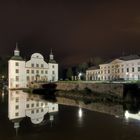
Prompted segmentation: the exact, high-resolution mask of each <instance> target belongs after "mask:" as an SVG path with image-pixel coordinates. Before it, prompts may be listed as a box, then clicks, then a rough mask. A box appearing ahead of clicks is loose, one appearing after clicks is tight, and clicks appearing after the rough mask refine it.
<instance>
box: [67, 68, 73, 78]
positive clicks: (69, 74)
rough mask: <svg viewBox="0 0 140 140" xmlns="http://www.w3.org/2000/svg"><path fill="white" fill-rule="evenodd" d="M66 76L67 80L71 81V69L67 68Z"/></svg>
mask: <svg viewBox="0 0 140 140" xmlns="http://www.w3.org/2000/svg"><path fill="white" fill-rule="evenodd" d="M66 76H67V78H68V79H69V80H71V78H72V76H73V71H72V68H68V70H67V73H66Z"/></svg>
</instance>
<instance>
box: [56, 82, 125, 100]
mask: <svg viewBox="0 0 140 140" xmlns="http://www.w3.org/2000/svg"><path fill="white" fill-rule="evenodd" d="M56 84H57V87H56V89H57V90H62V91H76V90H77V91H82V90H84V89H85V88H88V89H89V90H91V91H92V92H96V93H100V94H106V95H114V96H117V97H119V98H123V93H124V85H123V84H121V83H115V84H113V83H86V82H76V83H72V82H57V83H56Z"/></svg>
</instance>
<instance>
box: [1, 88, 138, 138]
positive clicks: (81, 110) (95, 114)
mask: <svg viewBox="0 0 140 140" xmlns="http://www.w3.org/2000/svg"><path fill="white" fill-rule="evenodd" d="M139 111H140V106H139V102H135V103H134V104H125V105H112V104H110V105H108V104H102V103H88V104H85V103H84V102H82V101H79V100H72V99H68V98H63V97H56V101H54V102H53V101H52V102H49V101H47V100H46V99H44V97H43V96H39V95H34V94H28V93H24V92H23V91H20V90H18V91H15V90H13V91H9V92H0V124H1V125H0V139H5V140H15V139H16V140H21V139H26V140H28V139H33V140H38V139H42V140H43V139H52V140H53V139H62V140H63V139H65V140H66V139H67V140H72V139H73V140H77V139H81V140H85V139H98V140H102V139H108V140H139V139H140V133H139V132H140V113H139Z"/></svg>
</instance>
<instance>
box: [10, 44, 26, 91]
mask: <svg viewBox="0 0 140 140" xmlns="http://www.w3.org/2000/svg"><path fill="white" fill-rule="evenodd" d="M25 78H26V76H25V61H24V60H23V59H22V57H21V56H20V51H19V49H18V43H16V48H15V50H14V55H13V56H12V57H11V59H10V60H9V61H8V81H9V82H8V83H9V89H12V88H13V89H14V88H24V87H25V85H26V81H25Z"/></svg>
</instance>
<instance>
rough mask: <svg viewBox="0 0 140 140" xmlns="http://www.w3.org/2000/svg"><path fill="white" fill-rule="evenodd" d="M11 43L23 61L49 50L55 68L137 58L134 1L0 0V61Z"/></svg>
mask: <svg viewBox="0 0 140 140" xmlns="http://www.w3.org/2000/svg"><path fill="white" fill-rule="evenodd" d="M58 1H59V2H58ZM16 42H18V43H19V48H20V50H21V55H22V56H25V57H29V56H30V55H31V53H33V52H40V53H42V54H43V55H45V57H48V55H49V52H50V49H51V48H52V49H53V51H54V55H55V59H56V60H57V61H58V62H59V63H60V64H61V65H75V64H78V63H82V62H84V61H86V60H87V59H88V58H90V57H102V58H108V59H109V58H112V57H114V58H115V57H118V56H121V55H122V54H126V55H127V54H135V53H140V2H139V1H135V0H112V1H111V0H85V1H82V0H0V47H1V49H0V56H3V57H5V56H10V55H12V54H13V49H14V48H15V44H16Z"/></svg>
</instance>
